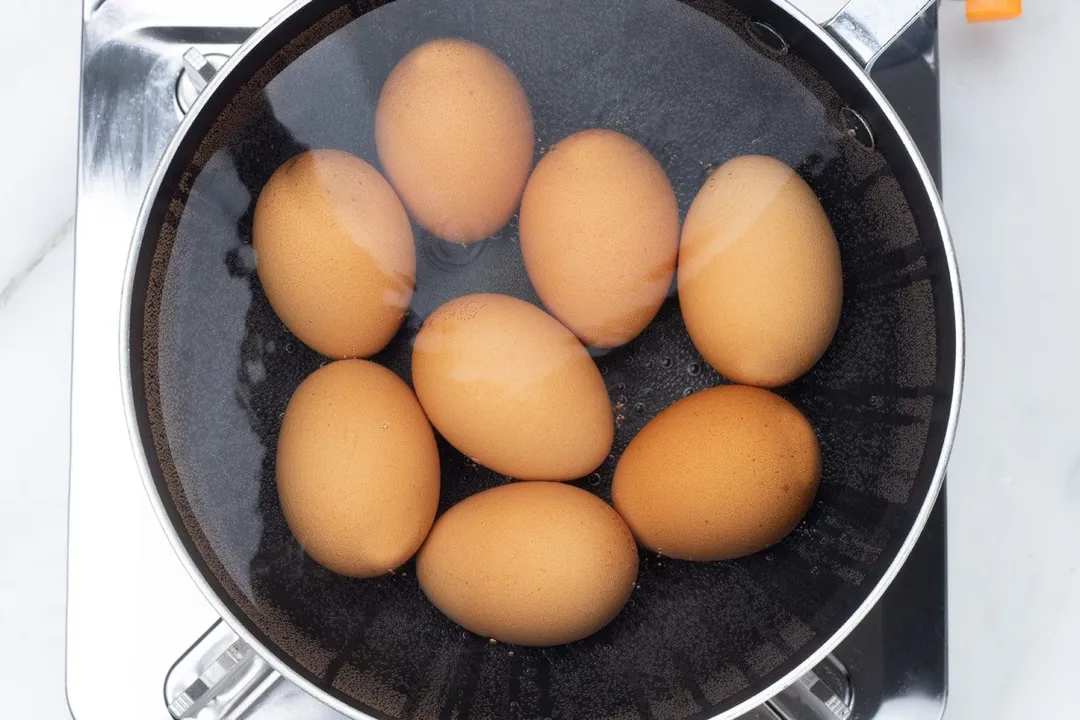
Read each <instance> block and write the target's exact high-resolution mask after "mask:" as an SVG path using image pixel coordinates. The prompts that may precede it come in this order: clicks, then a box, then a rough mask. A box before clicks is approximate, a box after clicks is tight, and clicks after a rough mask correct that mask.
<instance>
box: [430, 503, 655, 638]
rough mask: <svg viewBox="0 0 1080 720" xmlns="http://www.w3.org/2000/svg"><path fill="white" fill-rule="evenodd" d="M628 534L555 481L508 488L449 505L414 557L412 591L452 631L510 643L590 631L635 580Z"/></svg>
mask: <svg viewBox="0 0 1080 720" xmlns="http://www.w3.org/2000/svg"><path fill="white" fill-rule="evenodd" d="M637 571H638V553H637V546H636V545H635V544H634V538H633V536H632V535H631V534H630V531H629V530H628V529H627V527H626V524H625V523H624V522H623V521H622V518H620V517H619V515H618V513H616V512H615V511H614V510H612V509H611V507H609V506H608V504H607V503H605V502H604V501H603V500H601V499H600V498H598V497H596V496H595V495H592V494H591V493H588V492H586V491H585V490H581V489H580V488H576V487H574V486H573V485H563V484H560V483H545V482H536V483H512V484H510V485H503V486H500V487H496V488H493V489H491V490H486V491H484V492H481V493H478V494H476V495H473V496H472V497H470V498H468V499H467V500H464V501H462V502H460V503H458V504H457V505H455V506H454V507H452V508H450V510H448V511H447V512H446V514H444V515H443V516H442V517H440V518H439V521H438V522H437V523H435V527H434V528H433V529H432V531H431V535H430V536H429V537H428V540H427V542H426V543H424V547H423V549H421V550H420V554H419V555H418V556H417V558H416V576H417V578H418V579H419V581H420V587H421V588H423V590H424V593H425V594H426V595H427V596H428V599H429V600H431V602H432V603H434V605H435V606H436V607H437V608H439V610H441V611H442V612H443V613H445V614H446V615H447V617H449V618H450V619H451V620H453V621H454V622H456V623H457V624H458V625H461V626H462V627H464V628H466V629H468V630H471V631H472V632H474V633H476V634H477V635H480V636H482V637H487V638H494V639H495V640H498V641H500V642H506V643H514V644H517V645H542V646H543V645H559V644H561V643H568V642H573V641H575V640H580V639H581V638H584V637H588V636H589V635H592V634H593V633H594V632H596V631H597V630H600V629H601V628H602V627H604V626H605V625H607V624H608V623H609V622H611V620H612V619H613V618H614V617H615V616H616V615H618V614H619V611H620V610H622V608H623V606H624V605H626V601H627V600H628V599H629V598H630V593H631V591H632V590H633V588H634V583H635V581H636V580H637Z"/></svg>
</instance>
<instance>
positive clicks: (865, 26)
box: [822, 0, 936, 72]
mask: <svg viewBox="0 0 1080 720" xmlns="http://www.w3.org/2000/svg"><path fill="white" fill-rule="evenodd" d="M935 1H936V0H849V1H848V3H847V4H846V5H844V7H843V8H841V9H840V12H838V13H837V14H836V15H835V16H834V17H833V19H832V20H829V21H828V22H827V23H825V24H824V25H823V26H822V27H823V28H824V29H825V31H826V32H828V33H829V34H830V35H832V36H833V37H834V38H836V40H838V41H839V42H840V44H841V45H843V46H844V49H845V50H847V51H848V53H850V54H851V57H853V58H854V59H855V62H857V63H859V64H860V65H862V66H863V69H864V70H866V71H867V72H870V68H871V67H873V65H874V62H875V61H876V60H877V59H878V58H879V57H881V54H882V53H883V52H885V50H886V48H888V47H889V45H891V44H892V43H893V41H894V40H896V39H897V38H899V37H900V35H901V33H903V32H904V31H905V30H907V29H908V27H909V26H910V25H911V24H912V23H913V22H915V21H916V20H917V19H919V17H921V16H922V14H923V12H924V11H925V10H926V8H928V7H930V6H931V5H932V4H933V3H934V2H935Z"/></svg>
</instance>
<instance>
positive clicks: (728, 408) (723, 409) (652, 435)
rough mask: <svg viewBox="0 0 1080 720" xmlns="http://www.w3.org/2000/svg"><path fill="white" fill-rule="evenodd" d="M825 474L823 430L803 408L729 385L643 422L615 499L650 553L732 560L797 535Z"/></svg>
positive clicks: (619, 472) (618, 473) (620, 469)
mask: <svg viewBox="0 0 1080 720" xmlns="http://www.w3.org/2000/svg"><path fill="white" fill-rule="evenodd" d="M820 476H821V452H820V449H819V447H818V440H817V436H816V435H815V434H814V429H813V427H811V425H810V423H809V422H808V421H807V420H806V418H805V417H804V416H803V415H802V413H800V412H799V410H798V409H797V408H796V407H795V406H794V405H792V404H791V403H789V402H788V401H786V400H784V399H783V398H781V397H780V396H779V395H775V394H773V393H771V392H769V391H768V390H762V389H760V388H754V387H746V386H739V385H728V386H723V387H716V388H709V389H707V390H702V391H700V392H697V393H694V394H693V395H690V396H689V397H686V398H684V399H682V400H680V401H678V402H677V403H675V404H674V405H672V406H670V407H668V408H667V409H666V410H664V411H663V412H661V413H660V414H659V415H657V416H656V417H655V418H653V419H652V420H651V421H650V422H649V423H648V424H647V425H646V426H645V427H644V428H642V430H641V432H640V433H638V435H637V436H636V437H635V438H634V439H633V440H632V441H631V442H630V445H629V446H627V448H626V451H625V452H624V453H623V455H622V457H621V458H620V459H619V464H618V466H617V467H616V469H615V478H614V480H613V482H612V486H611V499H612V503H613V504H614V505H615V509H616V510H618V511H619V514H620V515H622V517H623V519H624V520H626V524H627V525H629V526H630V529H631V530H632V531H633V533H634V537H636V538H637V540H638V542H640V543H641V544H642V545H644V546H645V547H647V548H649V549H650V550H653V551H655V552H658V553H662V554H663V555H667V556H669V557H673V558H679V559H683V560H727V559H731V558H737V557H742V556H744V555H749V554H751V553H755V552H758V551H759V550H763V549H765V548H766V547H768V546H770V545H772V544H774V543H777V542H779V541H780V540H781V539H783V537H784V536H785V535H787V534H788V533H789V532H791V530H792V529H794V528H795V526H796V525H797V524H798V523H799V521H800V520H801V519H802V518H803V517H804V516H805V515H806V512H807V510H808V509H809V508H810V505H811V504H812V503H813V500H814V497H815V495H816V493H817V488H818V482H819V478H820Z"/></svg>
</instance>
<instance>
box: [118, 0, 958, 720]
mask: <svg viewBox="0 0 1080 720" xmlns="http://www.w3.org/2000/svg"><path fill="white" fill-rule="evenodd" d="M314 1H315V0H294V2H292V3H291V4H290V5H288V6H287V7H286V8H285V9H283V10H282V11H281V12H279V13H278V14H277V15H275V16H274V17H273V18H271V19H270V20H269V21H268V22H267V23H266V24H265V25H263V26H262V27H261V28H259V29H258V30H257V31H256V32H255V33H253V34H252V35H251V36H250V37H249V38H248V39H247V40H246V41H245V42H244V43H243V44H242V45H241V46H240V48H238V49H237V51H236V52H235V53H234V54H233V55H232V56H231V57H230V58H229V61H228V62H227V63H226V64H225V65H224V66H223V67H222V68H221V69H220V70H219V71H218V72H217V74H216V75H215V76H214V78H213V79H212V80H211V81H210V83H209V84H208V85H207V87H206V88H205V90H204V91H203V92H202V93H201V94H200V95H199V98H198V99H197V100H196V102H195V103H194V105H192V107H191V109H190V110H189V112H188V113H187V115H186V116H185V118H184V120H183V122H182V123H181V124H180V127H179V128H178V129H177V131H176V135H175V136H174V137H173V139H172V141H171V142H170V144H169V147H168V149H167V150H166V151H165V154H164V155H163V156H162V158H161V161H160V162H159V164H158V166H157V169H156V170H155V172H154V176H153V178H152V179H151V182H150V185H149V189H148V190H147V194H146V197H145V199H144V201H143V205H142V208H141V209H140V210H139V217H138V220H137V223H136V226H135V234H134V236H133V238H132V243H131V250H130V252H129V254H128V261H127V268H126V270H125V274H124V287H123V294H122V298H121V317H120V344H119V350H120V372H121V379H122V382H121V387H122V389H123V394H124V413H125V416H126V418H127V425H128V434H129V436H130V439H131V443H132V449H133V451H134V453H135V460H136V463H137V464H138V467H139V473H140V475H141V476H142V479H143V485H144V487H145V490H146V493H147V495H148V496H149V499H150V502H151V504H152V505H153V507H154V510H155V512H156V513H157V516H158V520H159V522H160V523H161V526H162V528H163V530H164V531H165V533H166V535H167V536H168V538H169V542H170V543H171V545H172V547H173V550H174V552H176V554H177V556H178V557H179V558H180V561H181V563H183V565H184V567H185V569H186V570H187V572H188V574H189V575H190V576H191V578H192V580H193V581H194V582H195V584H196V585H197V586H198V588H199V590H200V591H201V592H202V593H203V595H204V596H205V597H206V599H207V601H209V603H210V604H211V606H213V608H214V611H215V612H217V613H218V614H219V615H220V616H221V618H222V619H223V620H224V621H225V622H226V623H228V624H229V626H230V627H231V628H232V629H233V631H234V632H235V633H236V634H237V635H238V636H239V637H240V638H242V639H243V640H244V641H245V642H247V643H248V644H249V645H250V646H251V647H252V648H253V649H254V650H255V652H257V653H258V654H259V655H260V656H262V657H263V658H265V659H266V661H267V662H268V663H269V664H270V665H271V666H272V667H273V668H274V669H275V670H276V671H278V672H279V673H281V675H282V676H283V677H284V678H286V679H287V680H289V681H290V682H292V683H294V684H296V685H297V686H299V687H301V688H303V689H304V690H306V691H307V692H308V693H310V694H311V695H313V696H314V697H316V698H317V699H318V700H319V701H321V702H323V703H324V704H326V705H327V706H329V707H330V708H332V709H334V710H335V711H337V712H339V713H341V714H342V715H345V716H346V717H350V718H354V719H355V720H374V718H372V717H371V716H370V715H368V714H366V713H364V712H362V711H360V710H358V709H356V708H355V707H352V706H351V705H349V704H347V703H345V702H343V701H342V700H340V699H338V698H336V697H334V696H333V695H331V694H329V693H328V692H326V691H324V690H323V689H321V688H319V687H316V686H315V685H313V684H312V683H311V682H309V681H308V680H307V679H305V678H304V677H302V676H301V675H300V674H299V673H297V672H296V671H295V670H294V669H293V668H291V667H290V666H289V664H288V663H286V662H285V661H283V660H282V659H281V658H279V657H277V656H276V655H275V654H274V653H273V652H272V651H271V650H270V649H269V648H267V647H266V646H265V645H264V644H263V643H262V642H260V641H259V640H258V638H256V637H255V636H254V634H253V633H251V632H250V631H249V630H248V629H247V628H246V627H245V625H244V623H243V622H242V621H241V620H240V619H239V618H237V617H236V616H235V615H234V614H233V612H232V611H231V610H230V609H229V608H228V606H227V605H226V603H225V602H223V601H222V600H221V598H219V597H218V595H217V593H215V592H214V590H213V588H212V587H211V586H210V583H209V581H208V580H207V579H206V578H205V577H204V576H203V574H202V572H201V571H200V570H199V568H198V566H197V564H196V563H195V560H194V559H193V558H192V557H191V555H190V554H189V553H188V550H187V548H186V547H185V545H184V542H183V540H182V539H181V538H180V534H179V533H178V532H177V529H176V527H175V526H174V525H173V524H172V523H171V522H170V520H169V516H168V512H167V510H166V508H165V503H164V501H163V499H162V498H161V496H160V494H159V493H158V490H157V486H156V484H155V481H154V477H153V474H152V472H151V471H150V464H149V459H148V458H147V455H146V448H145V446H144V444H143V439H142V437H141V435H140V432H139V426H138V421H137V419H136V402H137V400H136V398H135V396H134V393H133V388H132V384H131V377H132V376H131V353H130V350H131V301H132V298H133V296H134V285H135V276H136V268H137V265H138V260H139V257H140V255H141V253H142V246H143V241H144V240H145V233H146V229H147V224H148V222H149V217H150V211H151V208H152V207H153V205H154V201H155V199H156V197H157V195H158V193H159V192H160V191H161V186H162V183H163V182H164V179H165V175H166V173H167V171H168V169H169V168H170V167H171V165H172V163H173V160H174V158H175V156H176V153H177V151H178V150H179V148H180V145H181V144H182V143H183V141H184V139H185V137H186V136H187V134H188V132H190V130H191V127H192V126H193V124H194V121H195V118H196V117H197V116H198V115H199V113H200V112H202V111H203V109H204V108H205V106H206V104H207V102H208V101H209V98H210V97H211V96H212V95H213V94H214V93H216V92H218V90H219V88H220V87H221V85H222V84H223V83H224V80H225V78H226V77H227V76H228V75H230V74H231V73H232V72H233V71H234V70H235V69H236V68H237V66H239V64H240V63H241V62H242V61H243V59H244V58H245V57H246V56H247V55H248V54H249V53H250V52H251V50H252V49H253V48H254V47H255V46H257V45H258V44H260V43H261V42H262V41H263V40H265V39H266V38H267V37H268V36H270V35H271V34H273V32H274V31H275V30H276V29H277V28H278V27H279V26H280V25H281V24H282V23H284V22H285V21H286V20H287V19H289V18H290V17H292V15H294V14H295V13H296V12H298V11H299V10H301V9H302V8H304V7H305V6H307V5H308V4H310V3H311V2H314ZM772 3H773V5H775V6H777V7H778V8H779V9H781V10H782V11H784V12H786V13H787V14H788V15H790V16H791V17H792V18H794V19H795V20H797V21H798V22H799V23H800V24H801V25H803V26H804V28H805V29H806V30H807V31H808V32H810V33H812V34H813V35H815V36H816V37H817V39H818V40H820V41H821V42H823V43H824V44H825V45H826V46H827V47H828V48H829V49H830V50H832V52H833V53H834V54H835V55H836V56H837V57H839V58H840V59H841V61H842V62H843V63H844V64H845V65H846V66H847V68H848V69H849V70H850V71H851V73H852V75H853V76H854V77H856V78H858V80H859V81H860V82H861V83H862V85H863V87H864V88H865V90H866V91H867V92H868V93H869V95H870V96H871V98H873V100H874V102H876V103H877V104H878V106H879V107H880V108H881V110H882V114H883V116H884V117H885V118H886V119H887V120H888V122H889V124H890V125H891V126H892V129H893V131H894V132H896V133H897V135H898V137H899V138H900V139H901V141H902V142H903V144H904V148H905V149H906V150H907V152H908V154H909V155H910V156H911V158H912V160H913V162H914V164H915V167H916V169H917V171H918V173H919V178H920V180H921V181H922V184H923V187H924V189H925V191H926V193H927V196H928V197H929V199H930V203H931V207H932V208H933V211H934V217H935V219H936V221H937V223H938V226H939V227H940V229H941V236H942V244H943V246H944V250H945V260H946V265H947V267H948V272H949V281H950V284H951V287H952V301H953V308H954V316H955V317H954V320H955V323H954V324H955V330H956V337H955V342H956V358H955V362H956V366H955V370H954V375H953V390H952V397H951V398H950V408H949V418H948V423H947V425H946V430H945V438H944V441H943V444H942V449H941V455H940V457H939V459H938V463H937V466H936V467H935V469H934V477H933V480H932V482H931V485H930V488H929V491H928V492H927V495H926V498H925V500H924V501H923V505H922V507H921V508H920V509H919V514H918V516H917V517H916V519H915V522H914V523H913V525H912V528H911V530H910V532H909V533H908V536H907V537H906V538H905V540H904V542H903V544H902V545H901V547H900V549H899V551H898V552H897V554H896V557H895V558H894V559H893V561H892V563H891V564H890V565H889V567H888V569H887V570H886V571H885V573H884V575H883V576H882V577H881V579H880V581H879V582H878V584H877V585H876V586H875V587H874V589H873V590H872V591H871V592H870V594H869V595H868V596H867V598H866V599H865V600H864V601H863V603H862V604H861V605H860V606H859V607H858V608H857V609H856V610H855V611H854V612H853V613H852V614H851V616H850V617H849V618H848V620H847V621H846V622H845V623H844V624H843V625H842V626H841V627H840V629H839V630H837V631H836V632H835V633H834V634H833V636H832V637H830V638H829V639H828V640H826V641H825V642H823V643H822V644H821V646H820V647H819V648H818V649H817V650H816V651H815V652H813V653H811V655H810V656H809V657H807V658H806V660H804V661H803V662H802V663H801V664H799V665H798V667H796V668H794V669H793V670H792V671H791V672H789V673H788V674H786V675H785V676H784V677H782V678H780V679H779V680H777V681H776V682H774V683H773V684H772V685H771V686H770V687H768V688H767V689H765V690H762V691H761V692H759V693H757V694H756V695H754V696H753V697H751V698H748V699H747V700H745V701H743V702H742V703H740V704H739V705H737V706H735V707H733V708H731V709H730V710H727V711H725V712H723V713H720V714H719V715H716V716H714V717H713V718H712V720H733V719H734V718H737V717H739V716H740V715H742V714H743V713H745V712H747V711H749V710H751V709H753V708H755V707H757V706H759V705H761V704H762V703H764V702H765V701H766V700H768V699H769V698H771V697H773V696H774V695H776V694H777V693H778V692H779V691H780V690H783V689H784V688H786V687H788V686H789V685H791V684H792V683H794V682H795V681H796V680H798V679H799V678H800V677H802V676H803V675H805V674H806V673H807V672H809V671H810V670H812V669H813V668H814V667H815V666H816V665H817V664H818V663H820V662H821V661H822V660H823V659H824V658H825V657H826V656H827V655H829V653H831V652H832V651H833V650H834V649H835V648H836V646H837V645H839V644H840V643H841V642H842V641H843V640H844V638H846V637H847V636H848V635H849V634H850V633H851V631H852V630H854V629H855V627H857V626H858V625H859V623H860V622H862V620H863V618H865V617H866V615H867V613H869V612H870V610H871V609H872V608H873V607H874V605H876V604H877V602H878V600H880V599H881V596H882V595H884V593H885V591H886V590H887V589H888V588H889V585H891V584H892V581H893V580H894V579H895V577H896V575H897V573H899V572H900V568H901V567H902V566H903V565H904V562H905V561H906V560H907V558H908V556H909V555H910V554H911V551H912V549H913V548H914V547H915V543H916V542H917V541H918V539H919V536H920V535H921V534H922V531H923V528H924V527H925V526H926V523H927V520H928V519H929V517H930V513H931V511H932V510H933V508H934V505H935V503H936V501H937V497H938V494H939V493H940V491H941V487H942V485H943V483H944V481H945V470H946V466H947V465H948V460H949V455H950V453H951V451H952V447H953V443H954V441H955V437H956V426H957V422H958V419H959V413H960V403H961V396H962V389H963V379H964V362H965V344H964V342H965V337H964V312H963V296H962V293H961V289H960V275H959V270H958V268H957V264H956V252H955V248H954V246H953V243H952V237H951V235H950V233H949V228H948V223H947V222H946V219H945V212H944V209H943V207H942V203H941V198H940V196H939V194H938V192H937V188H936V186H935V184H934V181H933V178H932V177H931V175H930V170H929V168H927V166H926V163H925V161H924V160H923V158H922V155H921V153H920V152H919V150H918V148H917V147H916V145H915V142H914V140H913V139H912V138H911V135H910V134H909V133H908V131H907V129H906V128H905V127H904V124H903V123H902V122H901V120H900V118H899V116H898V115H897V114H896V111H895V110H894V109H893V107H892V105H891V104H890V103H889V101H888V100H887V99H886V98H885V96H884V94H883V93H882V92H881V90H879V89H878V87H877V85H875V84H874V82H873V81H872V80H871V79H870V77H869V75H868V74H867V73H866V71H865V70H864V69H863V67H862V66H861V65H860V64H859V63H858V62H856V61H855V60H854V59H853V58H852V57H851V55H850V54H849V53H848V51H847V50H845V49H844V47H843V46H842V45H841V44H840V43H839V42H838V41H837V40H836V39H835V38H833V36H832V35H830V34H829V33H828V32H826V31H825V30H824V29H823V28H822V27H821V26H820V25H818V24H817V23H815V22H814V21H813V20H811V19H810V18H809V17H808V16H807V15H806V14H805V13H803V12H802V11H801V10H799V9H798V8H796V7H795V6H793V5H792V4H791V3H790V2H789V1H788V0H772Z"/></svg>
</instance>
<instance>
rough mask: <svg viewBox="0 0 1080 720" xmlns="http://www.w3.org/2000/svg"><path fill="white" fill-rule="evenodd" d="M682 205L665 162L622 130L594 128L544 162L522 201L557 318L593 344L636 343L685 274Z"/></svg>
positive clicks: (525, 241) (530, 263) (528, 244)
mask: <svg viewBox="0 0 1080 720" xmlns="http://www.w3.org/2000/svg"><path fill="white" fill-rule="evenodd" d="M678 248H679V208H678V205H677V203H676V200H675V192H674V191H673V190H672V189H671V183H670V182H669V181H668V178H667V175H665V174H664V169H663V168H662V167H660V164H659V163H658V162H656V160H655V159H654V158H653V156H652V155H650V154H649V151H648V150H646V149H645V148H643V147H642V146H641V145H638V144H637V143H636V142H634V141H633V140H631V139H630V138H628V137H626V136H625V135H623V134H621V133H617V132H614V131H611V130H584V131H582V132H579V133H576V134H574V135H571V136H570V137H568V138H566V139H565V140H562V141H561V142H559V143H558V144H557V145H556V146H555V147H553V148H552V149H551V150H550V151H549V152H548V153H547V154H546V155H545V156H544V157H543V159H542V160H541V161H540V163H539V164H538V165H537V166H536V170H535V171H534V172H533V174H532V177H530V178H529V183H528V184H527V185H526V186H525V195H524V197H523V198H522V201H521V252H522V255H524V258H525V267H526V269H527V270H528V272H529V279H530V280H532V284H533V287H535V288H536V292H537V293H538V294H539V295H540V299H541V300H543V301H544V305H545V306H546V307H547V309H548V310H549V311H550V312H551V314H552V315H554V316H555V317H557V318H558V319H559V320H561V321H562V323H563V324H564V325H566V326H567V327H568V328H570V329H571V330H572V331H573V332H574V334H575V335H577V336H578V337H579V338H581V340H582V342H584V343H585V344H586V345H592V346H595V347H602V348H610V347H615V346H618V345H622V344H624V343H627V342H629V341H630V340H633V339H634V338H635V337H637V336H638V334H639V333H640V332H641V331H642V330H644V329H645V326H647V325H648V324H649V323H650V322H651V321H652V319H653V318H654V317H656V313H657V311H658V310H659V309H660V306H661V305H662V304H663V302H664V298H665V296H666V295H667V292H668V290H669V289H670V288H671V281H672V278H674V276H675V258H676V255H677V254H678Z"/></svg>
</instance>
